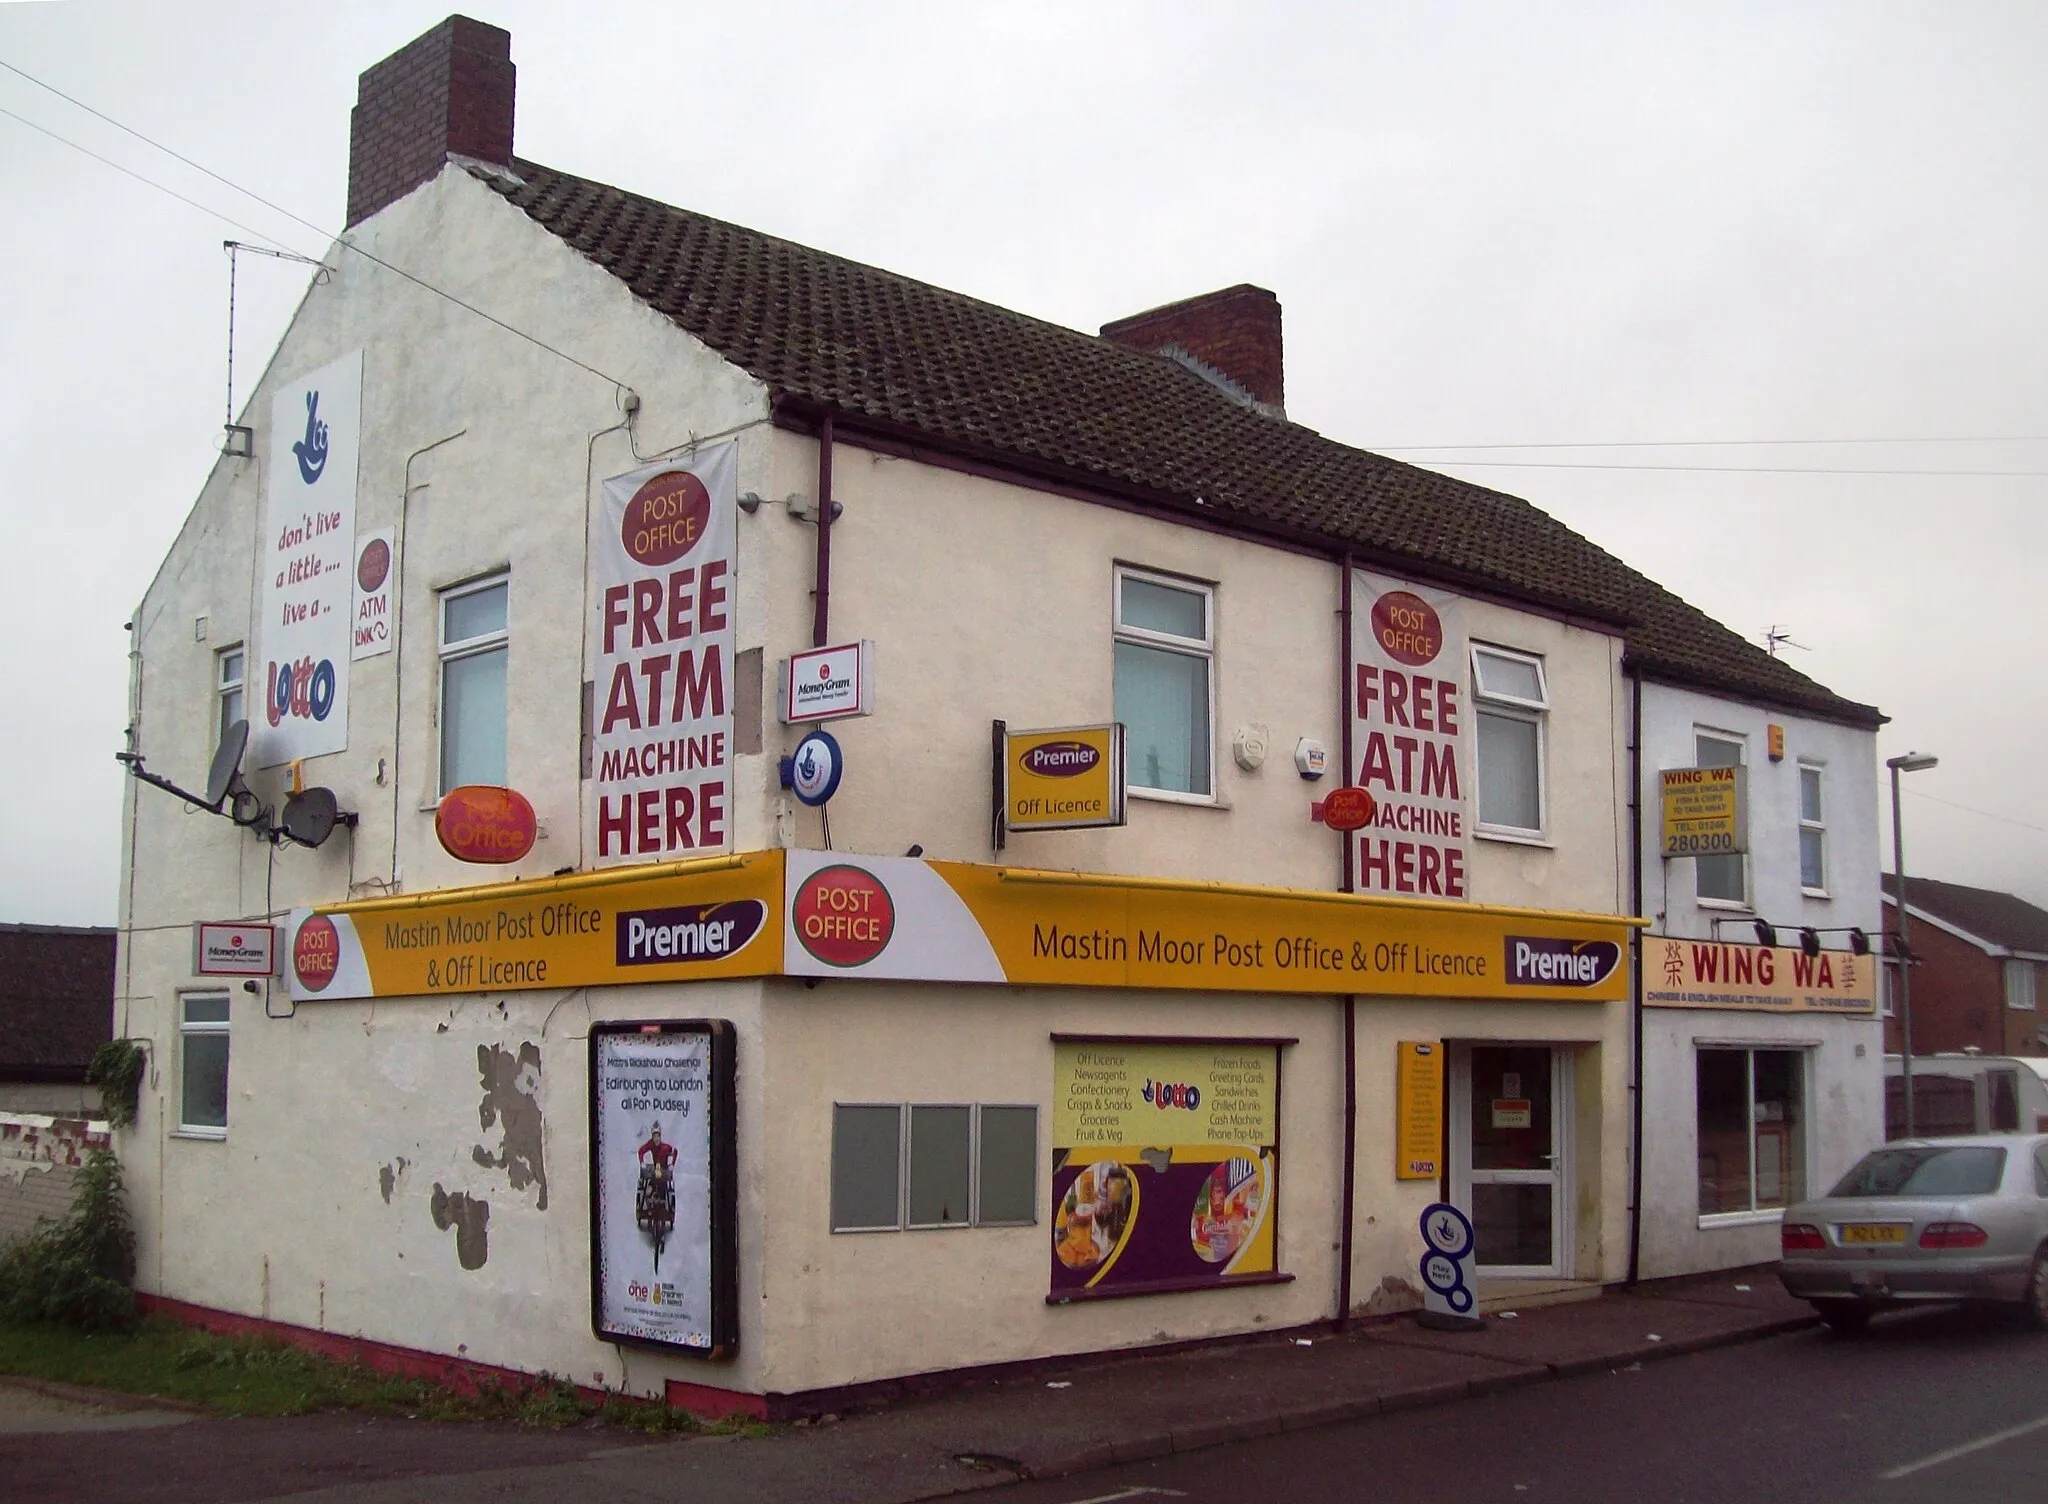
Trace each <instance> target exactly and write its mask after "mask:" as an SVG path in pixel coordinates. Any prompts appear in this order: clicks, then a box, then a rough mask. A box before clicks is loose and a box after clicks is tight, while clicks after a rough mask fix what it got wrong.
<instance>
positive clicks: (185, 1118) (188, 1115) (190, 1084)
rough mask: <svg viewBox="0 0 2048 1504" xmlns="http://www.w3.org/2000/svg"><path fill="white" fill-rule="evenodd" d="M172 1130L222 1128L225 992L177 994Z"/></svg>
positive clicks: (216, 1131) (221, 1131)
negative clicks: (174, 1119) (175, 1119)
mask: <svg viewBox="0 0 2048 1504" xmlns="http://www.w3.org/2000/svg"><path fill="white" fill-rule="evenodd" d="M178 1131H179V1132H180V1133H186V1134H192V1135H194V1136H196V1137H200V1138H225V1137H226V1136H227V1131H228V994H227V993H225V992H188V993H185V994H183V995H182V996H180V997H179V999H178Z"/></svg>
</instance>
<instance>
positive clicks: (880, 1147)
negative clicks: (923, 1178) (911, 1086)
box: [832, 1106, 903, 1232]
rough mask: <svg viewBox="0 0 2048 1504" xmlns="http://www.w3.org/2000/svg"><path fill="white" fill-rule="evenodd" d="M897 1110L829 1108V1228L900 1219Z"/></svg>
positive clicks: (860, 1228) (896, 1223)
mask: <svg viewBox="0 0 2048 1504" xmlns="http://www.w3.org/2000/svg"><path fill="white" fill-rule="evenodd" d="M902 1125H903V1110H902V1109H901V1108H899V1107H841V1106H835V1107H834V1108H833V1109H832V1230H833V1231H834V1232H864V1231H869V1230H872V1229H876V1228H891V1229H893V1228H896V1227H900V1226H901V1225H902V1210H901V1194H900V1192H901V1178H900V1177H901V1168H902V1162H903V1160H902V1155H903V1142H902V1136H903V1126H902Z"/></svg>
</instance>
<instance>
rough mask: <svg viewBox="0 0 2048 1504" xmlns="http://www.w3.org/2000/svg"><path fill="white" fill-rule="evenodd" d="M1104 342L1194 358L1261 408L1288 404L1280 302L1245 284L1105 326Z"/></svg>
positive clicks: (1185, 300)
mask: <svg viewBox="0 0 2048 1504" xmlns="http://www.w3.org/2000/svg"><path fill="white" fill-rule="evenodd" d="M1102 337H1103V338H1104V339H1107V340H1114V341H1115V342H1116V343H1117V344H1120V345H1129V346H1130V347H1131V348H1132V349H1134V350H1146V351H1150V352H1151V353H1153V354H1155V355H1170V354H1178V355H1180V356H1193V357H1194V359H1195V360H1196V361H1197V362H1199V363H1200V365H1202V366H1206V367H1207V368H1208V370H1207V371H1206V372H1204V374H1206V375H1211V376H1221V377H1223V378H1225V380H1226V381H1228V382H1229V383H1230V384H1232V385H1234V386H1236V387H1237V388H1238V389H1239V390H1241V391H1242V392H1243V393H1244V394H1245V395H1247V396H1249V397H1250V398H1251V400H1252V401H1253V402H1254V403H1256V404H1258V405H1259V406H1260V407H1263V408H1268V409H1270V410H1272V411H1274V412H1278V411H1279V410H1280V409H1281V408H1282V407H1283V406H1285V402H1286V383H1285V382H1284V380H1283V379H1282V374H1281V361H1280V300H1279V299H1278V298H1276V297H1274V296H1273V294H1271V293H1270V292H1268V291H1266V289H1265V288H1263V287H1254V286H1252V285H1251V284H1250V283H1249V282H1240V283H1238V285H1237V286H1235V287H1226V288H1224V289H1223V290H1222V291H1221V292H1211V293H1204V294H1203V295H1202V296H1200V297H1198V298H1186V299H1183V300H1182V301H1181V302H1178V303H1168V304H1167V305H1166V306H1165V307H1164V308H1154V309H1152V310H1150V311H1149V312H1147V313H1138V314H1133V315H1132V316H1131V317H1129V318H1127V319H1118V320H1116V321H1115V322H1114V323H1109V324H1104V325H1103V326H1102Z"/></svg>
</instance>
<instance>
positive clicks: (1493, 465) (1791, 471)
mask: <svg viewBox="0 0 2048 1504" xmlns="http://www.w3.org/2000/svg"><path fill="white" fill-rule="evenodd" d="M1375 452H1384V451H1375ZM1429 463H1430V464H1432V465H1442V466H1445V467H1448V468H1455V469H1460V470H1665V471H1680V472H1686V473H1691V474H1704V475H1929V476H1935V477H1938V478H1949V479H1953V478H1956V477H1960V476H1970V475H1974V476H1988V477H1996V478H2003V479H2019V478H2026V477H2038V476H2048V470H1899V469H1885V468H1872V467H1866V466H1856V467H1849V466H1823V465H1616V464H1611V463H1607V462H1605V461H1599V460H1586V461H1583V462H1580V463H1573V462H1572V461H1569V460H1461V459H1459V458H1457V457H1456V456H1455V455H1445V456H1440V457H1438V458H1436V459H1432V460H1431V461H1430V462H1429Z"/></svg>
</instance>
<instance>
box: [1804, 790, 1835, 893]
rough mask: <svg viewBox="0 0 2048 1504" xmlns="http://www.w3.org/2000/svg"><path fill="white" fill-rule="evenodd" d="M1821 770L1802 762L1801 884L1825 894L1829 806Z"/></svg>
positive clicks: (1809, 889) (1810, 891) (1815, 891)
mask: <svg viewBox="0 0 2048 1504" xmlns="http://www.w3.org/2000/svg"><path fill="white" fill-rule="evenodd" d="M1821 797H1822V790H1821V770H1820V769H1819V768H1817V767H1815V766H1814V765H1813V764H1811V763H1801V764H1800V765H1799V886H1800V887H1802V888H1804V889H1805V890H1806V891H1807V892H1808V893H1812V894H1815V895H1819V894H1824V893H1826V892H1827V888H1828V863H1827V854H1828V853H1827V845H1828V824H1827V818H1826V806H1825V805H1824V804H1823V803H1822V802H1821Z"/></svg>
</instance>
